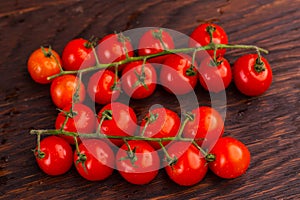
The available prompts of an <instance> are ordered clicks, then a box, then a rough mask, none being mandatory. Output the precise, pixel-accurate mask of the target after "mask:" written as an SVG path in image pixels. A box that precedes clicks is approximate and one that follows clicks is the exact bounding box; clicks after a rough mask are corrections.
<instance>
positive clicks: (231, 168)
mask: <svg viewBox="0 0 300 200" xmlns="http://www.w3.org/2000/svg"><path fill="white" fill-rule="evenodd" d="M210 154H213V155H214V156H215V160H214V161H212V162H209V164H208V165H209V168H210V169H211V170H212V171H213V172H214V173H215V174H216V175H217V176H219V177H222V178H236V177H239V176H241V175H242V174H244V173H245V172H246V170H247V169H248V167H249V164H250V152H249V150H248V148H247V147H246V146H245V145H244V144H243V143H242V142H240V141H238V140H237V139H234V138H231V137H223V138H220V139H219V140H218V141H217V143H216V144H215V145H214V146H213V148H212V150H211V151H210Z"/></svg>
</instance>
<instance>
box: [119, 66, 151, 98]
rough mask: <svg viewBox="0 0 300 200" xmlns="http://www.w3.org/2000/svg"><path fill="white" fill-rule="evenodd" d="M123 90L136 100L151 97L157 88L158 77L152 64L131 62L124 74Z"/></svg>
mask: <svg viewBox="0 0 300 200" xmlns="http://www.w3.org/2000/svg"><path fill="white" fill-rule="evenodd" d="M121 83H122V89H123V90H124V91H125V92H126V94H127V95H128V96H130V97H131V98H134V99H143V98H146V97H149V96H150V95H151V94H152V93H153V92H154V90H155V88H156V83H157V75H156V71H155V69H154V67H153V66H152V65H151V64H150V63H144V64H143V61H136V62H131V63H129V64H127V65H126V66H125V68H124V69H123V72H122V80H121Z"/></svg>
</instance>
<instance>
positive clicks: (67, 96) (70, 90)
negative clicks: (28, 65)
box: [50, 75, 85, 109]
mask: <svg viewBox="0 0 300 200" xmlns="http://www.w3.org/2000/svg"><path fill="white" fill-rule="evenodd" d="M78 84H79V88H80V89H79V92H78V95H79V98H78V100H79V102H78V103H80V102H83V101H84V99H85V87H84V85H83V83H82V82H81V81H80V80H79V79H78V78H77V77H76V76H74V75H62V76H60V77H57V78H55V79H54V80H53V82H52V83H51V88H50V94H51V98H52V101H53V103H54V104H55V105H56V106H57V107H58V108H61V109H63V108H64V107H66V106H67V105H69V104H71V103H72V101H73V96H74V94H75V92H76V90H77V87H78Z"/></svg>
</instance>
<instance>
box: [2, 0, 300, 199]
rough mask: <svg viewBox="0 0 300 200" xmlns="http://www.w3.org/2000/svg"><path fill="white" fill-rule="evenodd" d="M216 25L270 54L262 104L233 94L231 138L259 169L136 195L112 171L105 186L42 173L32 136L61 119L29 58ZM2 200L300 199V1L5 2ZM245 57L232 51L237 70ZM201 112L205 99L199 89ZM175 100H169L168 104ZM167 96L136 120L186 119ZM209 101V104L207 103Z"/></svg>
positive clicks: (160, 181) (138, 190)
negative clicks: (87, 41)
mask: <svg viewBox="0 0 300 200" xmlns="http://www.w3.org/2000/svg"><path fill="white" fill-rule="evenodd" d="M204 21H214V22H216V23H218V24H220V25H221V26H222V27H224V29H225V30H226V32H227V33H228V35H229V40H230V42H231V43H244V44H254V45H258V46H261V47H264V48H266V49H268V50H269V51H270V54H268V55H266V58H267V59H268V61H269V62H270V64H271V66H272V69H273V73H274V78H273V83H272V85H271V87H270V89H269V90H268V91H267V92H266V93H265V94H264V95H262V96H260V97H255V98H249V97H246V96H244V95H241V94H240V93H239V92H238V91H237V89H236V88H235V86H234V84H231V85H230V87H229V88H228V90H227V116H226V122H225V129H226V135H230V136H233V137H235V138H237V139H239V140H241V141H243V142H244V143H245V144H246V145H247V146H248V147H249V149H250V152H251V155H252V160H251V165H250V168H249V169H248V171H247V173H246V174H245V175H243V176H241V177H239V178H236V179H232V180H223V179H220V178H217V177H216V176H215V175H213V174H212V173H210V172H209V173H208V174H207V176H206V178H205V179H204V180H203V181H202V182H201V183H199V184H197V185H195V186H193V187H180V186H177V185H176V184H174V183H172V182H171V181H170V180H169V179H168V177H167V175H166V173H165V172H164V171H163V170H161V171H160V173H159V175H158V176H157V177H156V178H155V180H154V181H152V182H151V183H150V184H149V185H146V186H135V185H131V184H129V183H127V182H126V181H124V180H123V179H122V178H121V176H120V175H119V174H118V173H117V172H114V173H113V175H112V176H111V177H110V178H108V179H107V180H105V181H101V182H88V181H86V180H84V179H83V178H81V177H80V176H79V175H78V174H77V172H76V170H75V168H74V167H73V168H72V169H71V170H70V171H69V172H68V173H67V174H65V175H62V176H59V177H50V176H47V175H46V174H44V173H43V172H42V171H41V170H40V169H39V168H38V166H37V164H36V162H35V159H34V156H33V154H32V152H31V149H32V148H34V146H35V144H36V141H35V137H34V136H31V135H29V130H30V129H33V128H35V129H39V128H53V126H54V121H55V117H56V114H57V111H56V110H55V106H54V105H53V104H52V102H51V99H50V96H49V85H39V84H36V83H35V82H33V81H32V80H31V79H30V77H29V74H28V72H27V69H26V62H27V58H28V56H29V55H30V53H31V52H32V51H34V50H35V49H36V48H38V47H39V46H41V45H49V44H50V45H52V47H53V48H54V49H56V50H57V51H58V52H59V53H61V51H62V49H63V47H64V45H65V44H66V43H67V42H68V41H69V40H70V39H72V38H76V37H84V38H89V37H90V36H91V35H95V36H98V37H100V38H101V37H103V36H104V35H106V34H108V33H112V32H114V31H117V32H119V31H124V30H127V29H132V28H137V27H149V26H157V27H164V28H170V29H173V30H176V31H180V32H182V33H185V34H190V33H191V31H192V30H193V29H194V28H195V27H196V26H197V25H198V24H199V23H201V22H204ZM0 27H1V31H0V54H1V56H0V76H1V78H0V114H1V118H0V199H49V198H53V199H96V198H99V199H145V198H153V199H166V198H168V199H192V198H193V199H299V198H300V180H299V176H300V174H299V172H300V158H299V150H300V138H299V136H300V131H299V124H300V116H299V106H300V104H299V93H300V90H299V88H300V82H299V79H300V76H299V75H300V68H299V65H300V62H299V58H300V45H299V41H300V30H299V28H300V1H299V0H294V1H286V0H276V1H275V0H263V1H244V0H243V1H240V0H232V1H228V0H227V1H226V0H217V1H208V0H205V1H197V0H185V1H183V0H182V1H179V0H178V1H163V0H152V1H142V0H138V1H125V0H117V1H112V0H104V1H96V0H93V1H73V0H55V1H53V0H52V1H50V0H44V1H37V0H22V1H21V0H20V1H18V0H10V1H5V0H1V1H0ZM246 52H247V51H241V50H234V51H228V53H227V55H226V57H227V58H228V59H229V60H230V62H231V63H233V62H234V60H235V59H236V58H237V57H238V56H240V55H242V54H244V53H246ZM196 92H197V94H198V95H199V99H200V104H207V103H209V98H208V97H207V95H208V94H207V93H206V92H205V91H203V89H201V88H200V87H199V85H198V86H197V88H196ZM169 96H170V95H169ZM169 96H168V95H167V94H166V93H165V92H164V91H163V90H162V89H161V88H159V89H158V90H157V91H156V92H155V94H154V95H153V96H152V97H151V98H149V99H146V100H142V101H132V102H131V105H132V106H133V107H134V109H135V110H136V112H137V113H138V115H140V116H142V115H144V114H145V113H146V111H147V108H148V107H147V106H145V105H151V104H152V103H153V102H156V103H159V102H163V103H164V105H166V106H168V107H169V108H171V109H173V110H175V111H177V112H179V111H180V108H179V107H178V103H174V102H176V101H174V98H171V97H169ZM203 96H204V97H205V98H202V97H203Z"/></svg>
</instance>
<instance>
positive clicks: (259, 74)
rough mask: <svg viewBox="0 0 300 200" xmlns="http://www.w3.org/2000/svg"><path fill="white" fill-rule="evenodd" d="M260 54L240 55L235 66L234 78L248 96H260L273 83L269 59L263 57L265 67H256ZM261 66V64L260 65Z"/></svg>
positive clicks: (241, 90) (239, 87) (242, 91)
mask: <svg viewBox="0 0 300 200" xmlns="http://www.w3.org/2000/svg"><path fill="white" fill-rule="evenodd" d="M257 59H258V55H257V54H246V55H243V56H241V57H239V58H238V59H237V60H236V61H235V63H234V66H233V80H234V83H235V85H236V87H237V88H238V90H239V91H240V92H241V93H243V94H245V95H247V96H259V95H262V94H263V93H265V92H266V91H267V89H268V88H269V87H270V85H271V83H272V77H273V75H272V69H271V67H270V64H269V63H268V61H267V60H266V59H265V58H264V57H261V61H262V66H261V67H263V68H264V69H263V70H261V69H256V65H257V61H258V60H257ZM258 68H259V66H258Z"/></svg>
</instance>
